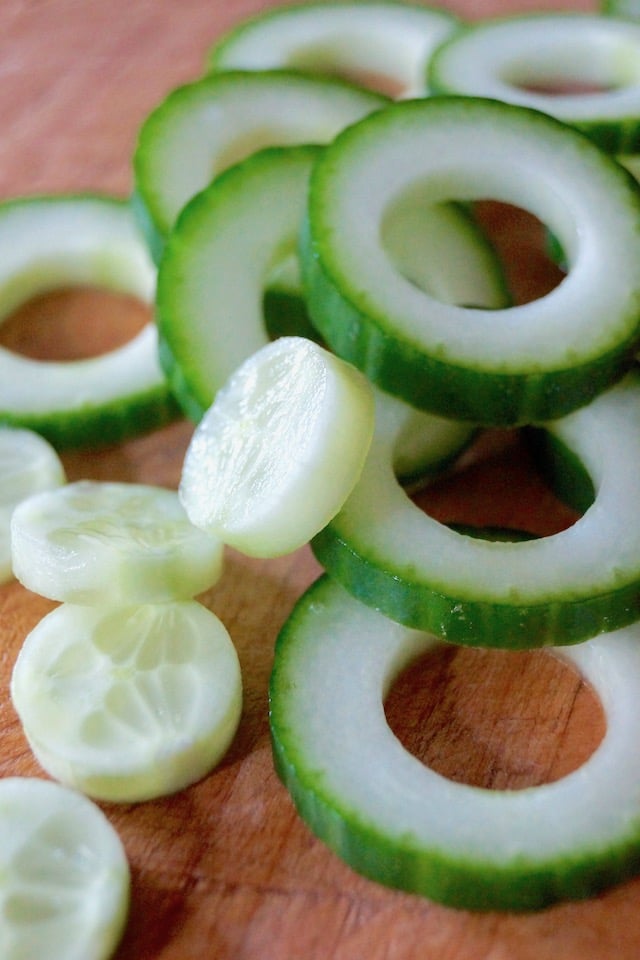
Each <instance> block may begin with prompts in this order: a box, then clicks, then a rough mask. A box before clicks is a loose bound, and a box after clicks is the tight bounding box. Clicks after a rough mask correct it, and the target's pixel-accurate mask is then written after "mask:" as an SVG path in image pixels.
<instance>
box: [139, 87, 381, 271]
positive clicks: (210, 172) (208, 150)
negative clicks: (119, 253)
mask: <svg viewBox="0 0 640 960" xmlns="http://www.w3.org/2000/svg"><path fill="white" fill-rule="evenodd" d="M388 102H389V100H388V99H387V98H386V97H383V96H381V95H380V94H376V93H373V92H372V91H369V90H364V89H362V88H360V87H357V86H355V85H353V84H349V83H346V82H344V81H341V80H333V79H330V78H328V77H311V76H305V75H304V74H301V73H295V72H293V71H286V70H272V71H261V72H259V73H254V72H251V71H241V70H230V71H229V72H226V73H220V74H212V75H210V76H207V77H204V78H202V79H200V80H197V81H195V82H194V83H190V84H185V85H184V86H182V87H178V88H176V89H174V90H172V91H171V93H169V95H168V96H167V97H166V98H165V100H163V101H162V103H160V104H159V105H158V106H157V107H156V108H155V109H154V110H153V111H152V112H151V113H150V114H149V115H148V117H147V118H146V120H145V121H144V123H143V124H142V126H141V128H140V131H139V134H138V143H137V145H136V149H135V152H134V156H133V167H134V177H135V186H134V209H135V210H136V213H137V215H138V220H139V223H140V225H141V227H142V229H143V231H144V233H145V235H146V237H147V242H148V245H149V249H150V250H151V253H152V256H153V257H154V259H155V260H156V261H159V260H160V257H161V254H162V249H163V246H164V243H165V241H166V238H167V236H168V234H169V233H170V231H171V228H172V227H173V224H174V222H175V220H176V217H177V216H178V214H179V213H180V211H181V210H182V208H183V207H184V206H185V204H186V203H187V201H188V200H190V199H191V197H193V196H194V195H195V194H196V193H199V192H200V191H201V190H203V189H204V188H205V187H206V186H208V184H209V183H210V182H211V180H212V179H213V178H214V177H215V176H217V175H218V174H219V173H221V172H222V171H223V170H225V169H226V168H227V167H230V166H232V165H233V164H234V163H235V162H238V161H240V160H242V159H244V158H246V157H247V156H249V155H250V154H251V153H254V152H255V151H257V150H259V149H261V148H263V147H268V146H278V145H282V146H287V145H290V144H299V143H324V142H326V141H327V140H331V139H333V137H334V136H335V135H336V133H338V131H339V130H341V129H342V128H343V127H345V126H347V125H348V124H350V123H353V122H354V121H355V120H358V119H360V117H362V116H364V115H365V114H367V113H371V111H373V110H377V109H379V108H380V107H381V106H384V105H385V104H387V103H388Z"/></svg>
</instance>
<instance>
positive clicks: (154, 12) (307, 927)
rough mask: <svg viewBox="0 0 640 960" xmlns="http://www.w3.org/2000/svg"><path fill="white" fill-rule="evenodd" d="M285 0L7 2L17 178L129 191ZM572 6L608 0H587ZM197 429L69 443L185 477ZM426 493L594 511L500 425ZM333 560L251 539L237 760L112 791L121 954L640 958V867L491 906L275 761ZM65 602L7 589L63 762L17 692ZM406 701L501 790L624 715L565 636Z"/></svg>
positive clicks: (531, 233) (105, 464) (534, 777)
mask: <svg viewBox="0 0 640 960" xmlns="http://www.w3.org/2000/svg"><path fill="white" fill-rule="evenodd" d="M268 5H269V4H268V3H265V2H262V3H261V2H260V0H227V2H223V0H179V2H178V0H176V2H172V0H111V2H109V3H101V2H98V0H3V2H2V4H1V5H0V130H1V131H2V136H1V137H0V197H2V198H5V197H14V196H18V195H22V194H34V193H43V192H44V193H53V192H61V191H78V190H99V191H103V192H107V193H114V194H117V195H122V196H124V195H127V194H128V192H129V190H130V188H131V181H132V178H131V154H132V150H133V146H134V143H135V138H136V133H137V130H138V127H139V125H140V123H141V121H142V120H143V118H144V117H145V115H146V114H147V112H148V111H149V110H150V109H151V108H152V107H153V106H154V105H155V104H156V103H158V102H159V101H160V100H161V99H162V98H163V96H164V95H165V94H166V93H167V92H168V91H169V90H170V89H172V88H173V87H174V86H175V85H176V84H178V83H181V82H184V81H188V80H191V79H195V78H196V77H197V76H198V75H199V74H200V72H201V70H202V64H203V59H204V55H205V52H206V50H207V48H208V47H209V46H210V44H211V43H212V42H213V41H214V39H215V38H216V37H217V36H218V35H219V34H220V33H221V32H222V31H223V30H225V29H226V28H228V27H229V26H230V25H231V24H232V23H234V22H236V21H238V20H239V19H241V18H242V17H244V16H245V15H246V14H248V13H249V12H251V11H254V10H258V9H260V8H264V7H266V6H268ZM544 6H546V7H549V8H551V7H552V6H553V4H552V3H551V2H549V3H545V4H542V3H535V4H534V3H533V2H527V3H525V2H518V0H510V2H508V0H456V2H454V0H452V2H451V9H454V10H455V11H456V12H458V13H460V14H462V15H465V16H468V17H470V18H473V17H479V16H484V15H489V14H495V13H503V12H506V11H515V10H521V11H524V10H526V9H541V8H542V7H544ZM570 6H573V7H574V8H580V7H581V6H582V7H583V8H585V9H586V5H583V4H581V3H580V2H574V3H573V4H569V3H565V4H564V8H565V9H567V8H569V7H570ZM488 219H489V220H490V221H491V222H492V224H493V228H494V229H495V233H496V236H497V239H498V242H499V243H500V244H502V248H503V249H504V250H505V251H506V253H507V255H508V256H509V257H511V258H512V259H513V261H514V264H515V267H514V270H515V273H514V277H515V283H516V284H517V285H519V289H520V291H521V295H522V297H528V296H533V295H535V293H536V291H540V290H541V289H543V288H544V287H545V285H549V283H550V282H553V271H552V270H551V268H550V266H549V265H548V264H547V262H546V260H545V259H544V256H543V254H542V253H541V250H540V244H539V236H537V235H536V232H535V230H533V229H532V226H531V224H530V223H527V222H526V218H524V220H523V218H522V216H519V215H517V213H514V214H513V216H511V215H509V216H505V215H504V212H501V213H499V214H496V213H495V211H494V212H492V211H491V210H489V211H488ZM144 319H145V314H144V311H142V310H141V308H140V307H139V306H138V305H136V304H132V303H131V302H130V301H128V300H126V299H124V298H116V297H105V296H102V295H99V294H96V293H95V292H91V291H80V292H75V293H68V292H65V291H61V292H56V293H55V294H52V295H51V296H48V297H46V298H43V299H41V300H39V301H37V302H34V303H31V304H29V305H27V306H26V307H25V308H24V309H23V310H21V311H20V314H19V315H17V316H16V317H14V318H12V319H11V320H10V321H7V323H6V324H5V325H4V328H3V331H2V342H3V343H5V344H9V345H11V346H12V347H14V348H15V349H23V350H27V351H30V352H34V353H35V354H36V355H39V356H44V357H47V356H50V357H54V356H55V357H61V356H77V355H79V354H83V353H91V352H95V351H99V350H103V349H105V348H106V347H108V346H109V345H111V344H113V343H116V342H121V341H122V339H124V338H126V337H127V336H129V335H130V334H131V332H132V331H133V330H134V329H136V328H137V326H139V324H140V323H141V322H143V320H144ZM1 389H2V387H1V385H0V391H1ZM191 429H192V428H191V426H190V425H189V424H188V423H186V422H177V423H175V424H172V425H171V426H170V427H168V428H166V429H164V430H161V431H158V432H157V433H155V434H153V435H150V436H147V437H143V438H139V439H137V440H134V441H132V442H129V443H126V444H123V445H121V446H119V447H114V448H109V449H106V450H99V451H75V452H72V453H68V454H65V455H64V462H65V466H66V468H67V471H68V476H69V478H70V479H78V478H80V477H92V478H97V479H119V480H131V481H139V482H150V483H158V484H164V485H167V486H170V487H175V486H176V485H177V483H178V479H179V476H180V469H181V464H182V457H183V455H184V451H185V448H186V444H187V443H188V440H189V436H190V433H191ZM420 502H421V503H422V505H423V506H424V508H425V509H427V510H429V511H430V512H432V513H433V514H434V515H435V516H437V517H439V518H441V519H444V520H458V521H462V522H478V523H483V522H486V523H491V524H513V525H516V526H522V527H525V528H528V529H530V530H532V531H533V532H538V533H549V532H552V531H553V530H557V529H560V528H562V527H564V526H566V525H567V524H569V523H571V522H572V520H573V519H574V517H573V515H572V514H571V513H570V511H568V510H567V509H566V508H564V507H562V506H561V505H560V504H558V503H557V502H556V500H555V499H554V497H553V496H552V494H551V493H550V492H549V491H548V490H547V489H546V488H545V486H544V484H543V483H542V481H541V480H540V479H539V478H538V477H537V475H536V474H535V471H534V469H533V466H532V464H531V463H530V462H529V460H528V458H527V455H526V452H525V450H524V449H523V447H522V444H521V442H520V439H519V438H518V437H517V436H516V435H514V434H513V433H509V432H507V433H499V432H494V433H491V434H489V435H487V436H485V437H484V438H483V440H482V442H481V443H480V445H479V446H478V448H477V449H476V450H475V451H474V453H473V455H472V456H468V457H466V459H465V461H464V462H463V464H461V466H460V468H459V469H458V470H457V471H456V473H455V474H454V475H453V476H452V477H449V478H447V479H446V480H443V481H441V482H439V483H437V484H435V485H434V486H433V487H432V488H430V489H429V490H428V491H426V492H424V493H423V494H422V495H421V497H420ZM318 573H319V568H318V566H317V565H316V563H315V561H314V560H313V558H312V557H311V555H310V553H309V551H308V550H307V549H304V550H301V551H299V552H298V553H296V554H295V555H293V556H289V557H285V558H283V559H280V560H277V561H269V562H258V561H250V560H247V559H245V558H242V557H241V556H240V555H239V554H236V553H234V552H232V551H229V553H228V556H227V565H226V572H225V574H224V576H223V578H222V580H221V581H220V583H219V584H218V585H217V586H216V588H215V589H214V590H212V591H211V592H210V593H209V594H207V595H206V596H205V597H203V598H202V599H203V601H204V602H205V603H206V604H207V605H208V606H209V607H210V608H211V609H212V610H214V611H215V612H216V613H217V614H218V615H219V616H220V617H221V618H222V620H223V621H224V622H225V623H226V625H227V626H228V628H229V630H230V632H231V634H232V636H233V638H234V641H235V643H236V645H237V648H238V651H239V655H240V658H241V664H242V668H243V675H244V684H245V705H244V713H243V717H242V721H241V725H240V728H239V731H238V735H237V737H236V739H235V742H234V744H233V746H232V749H231V751H230V752H229V754H228V756H227V758H226V759H225V761H224V762H223V763H222V765H221V766H220V767H219V768H218V769H217V770H216V771H215V772H214V773H212V774H211V775H210V776H209V777H207V778H206V779H205V780H203V781H202V782H201V783H199V784H197V785H195V786H194V787H192V788H190V789H188V790H185V791H183V792H182V793H180V794H177V795H175V796H173V797H170V798H167V799H164V800H159V801H157V802H151V803H145V804H139V805H127V806H115V805H104V809H105V810H106V812H107V814H108V816H109V817H110V819H111V820H112V822H113V823H114V825H115V826H116V827H117V829H118V830H119V832H120V835H121V837H122V839H123V841H124V843H125V845H126V849H127V853H128V856H129V859H130V863H131V868H132V879H133V887H132V904H131V914H130V920H129V924H128V928H127V931H126V934H125V936H124V939H123V941H122V944H121V947H120V949H119V951H118V953H117V960H152V958H153V960H155V958H158V960H160V958H161V960H195V958H198V960H201V958H211V960H328V958H335V960H534V958H535V960H558V958H559V960H610V958H611V960H614V958H615V960H636V958H637V957H638V956H640V880H639V881H637V882H630V883H627V884H625V885H622V886H620V887H618V888H616V889H614V890H611V891H610V892H608V893H606V894H605V895H602V896H600V897H598V898H595V899H592V900H589V901H586V902H582V903H577V904H568V905H560V906H557V907H554V908H552V909H550V910H547V911H544V912H541V913H538V914H534V915H503V914H497V913H495V914H484V915H477V914H472V913H466V912H461V911H456V910H450V909H446V908H443V907H440V906H437V905H434V904H432V903H430V902H428V901H426V900H423V899H421V898H419V897H413V896H406V895H403V894H400V893H397V892H393V891H389V890H386V889H384V888H382V887H380V886H378V885H376V884H374V883H371V882H369V881H366V880H364V879H362V878H360V877H358V876H356V875H355V874H353V873H352V872H351V871H350V870H349V869H348V868H347V867H346V866H344V865H343V864H341V863H340V861H339V860H337V859H336V857H335V856H334V855H333V854H331V853H330V852H329V851H327V850H326V849H325V847H324V846H323V845H322V844H320V843H319V842H318V841H316V840H315V839H314V838H313V837H312V836H311V834H310V833H309V832H308V830H307V829H306V827H305V826H304V824H303V823H302V822H301V821H300V820H299V819H298V817H297V815H296V814H295V812H294V810H293V807H292V804H291V802H290V800H289V797H288V795H287V793H286V792H285V790H284V789H283V787H282V786H281V785H280V783H279V782H278V780H277V778H276V776H275V774H274V771H273V767H272V763H271V756H270V746H269V734H268V718H267V682H268V677H269V671H270V668H271V663H272V656H273V645H274V640H275V637H276V635H277V632H278V630H279V628H280V626H281V625H282V623H283V622H284V620H285V619H286V617H287V615H288V613H289V611H290V609H291V607H292V604H293V603H294V601H295V600H296V598H297V597H298V596H299V595H300V593H301V592H302V591H303V589H304V588H305V587H306V586H307V585H308V584H309V583H310V582H311V581H312V580H313V579H314V578H315V577H316V576H317V575H318ZM51 606H52V605H51V604H50V603H48V602H47V601H45V600H43V599H41V598H39V597H36V596H34V595H32V594H30V593H28V592H27V591H26V590H24V589H23V588H22V587H21V586H19V585H18V584H15V583H13V584H10V585H7V586H6V587H3V588H2V589H1V590H0V635H1V638H2V644H1V647H0V729H1V730H2V749H1V751H0V774H1V775H5V776H6V775H14V774H21V775H30V776H42V775H43V774H42V771H41V770H40V769H39V768H38V766H37V764H36V763H35V762H34V760H33V759H32V757H31V755H30V753H29V750H28V748H27V745H26V742H25V740H24V738H23V735H22V733H21V730H20V727H19V724H18V722H17V719H16V716H15V714H14V711H13V709H12V706H11V703H10V700H9V696H8V680H9V676H10V672H11V669H12V665H13V662H14V659H15V656H16V653H17V651H18V649H19V647H20V644H21V643H22V641H23V639H24V637H25V635H26V633H27V632H28V631H29V630H30V629H31V627H33V626H34V625H35V623H36V622H37V621H38V619H39V618H40V617H41V616H42V615H43V614H44V613H46V612H47V611H48V610H49V609H50V608H51ZM387 708H388V716H389V722H390V724H391V725H392V727H393V729H394V730H395V731H396V732H397V734H398V736H400V737H401V739H403V741H404V742H405V743H406V744H407V746H408V747H409V749H411V750H413V751H414V752H415V753H416V754H417V755H418V756H420V757H422V758H423V759H424V760H425V762H428V763H430V764H432V765H433V766H434V767H435V768H436V769H439V770H440V771H441V772H443V773H445V774H446V775H448V776H451V777H453V778H455V779H460V780H463V781H466V782H469V783H479V784H484V785H485V786H488V787H505V786H507V787H514V788H516V787H522V786H526V785H531V784H537V783H541V782H544V781H548V780H552V779H554V778H557V777H559V776H561V775H562V774H563V773H566V772H567V771H568V770H571V769H573V768H575V767H576V766H578V765H579V764H580V763H581V762H583V760H584V759H585V758H586V757H587V756H589V754H590V752H591V751H592V750H593V749H594V747H595V746H596V745H597V743H598V741H599V738H600V737H601V736H602V732H603V730H604V722H605V721H604V718H603V716H602V711H601V709H600V707H599V704H598V703H597V701H596V699H595V698H594V696H593V694H592V693H591V691H590V690H589V689H588V688H587V687H585V685H584V684H583V683H582V682H581V680H580V678H579V677H578V676H576V675H575V674H574V673H573V672H572V671H571V670H570V669H569V668H567V667H563V666H562V665H561V664H559V663H558V662H557V661H555V660H552V659H551V658H550V657H549V656H547V655H546V654H542V653H522V654H514V655H510V654H505V653H492V652H488V651H475V652H474V651H464V650H455V649H450V650H447V651H446V652H444V653H442V654H439V655H438V656H435V657H432V658H430V659H427V660H425V661H423V662H421V663H420V664H417V665H416V666H415V667H414V668H413V669H412V670H410V671H409V672H408V673H407V674H406V675H405V676H403V677H402V678H401V679H400V680H399V681H398V683H397V684H396V687H395V688H394V690H393V691H392V693H391V695H390V698H389V701H388V704H387ZM612 790H615V785H612ZM34 960H35V958H34Z"/></svg>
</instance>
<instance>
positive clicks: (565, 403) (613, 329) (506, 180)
mask: <svg viewBox="0 0 640 960" xmlns="http://www.w3.org/2000/svg"><path fill="white" fill-rule="evenodd" d="M480 198H485V199H487V198H491V199H494V200H499V201H502V202H505V203H510V204H513V205H515V206H517V207H521V208H525V209H527V210H528V211H529V212H531V213H533V214H534V215H535V216H537V217H538V219H539V220H540V221H542V223H544V224H545V225H546V226H547V227H549V229H550V230H551V231H552V232H553V234H554V236H557V237H558V239H559V242H560V243H561V245H562V248H563V250H564V251H565V254H566V256H567V260H568V269H569V272H568V275H567V276H566V277H565V278H564V279H563V280H562V282H561V283H559V284H558V286H557V287H555V288H554V289H553V290H552V291H550V292H549V293H548V294H546V295H545V296H542V297H540V298H539V299H537V300H535V301H532V302H529V303H525V304H522V305H516V306H507V307H506V308H504V309H486V308H485V307H483V306H482V305H478V304H477V303H474V301H470V300H467V301H462V304H463V305H460V304H461V301H460V300H456V301H455V302H454V303H448V302H444V301H443V300H442V299H441V298H439V297H437V296H435V295H433V294H431V293H430V292H428V291H427V290H425V289H422V288H420V287H419V286H418V285H416V284H415V283H413V282H412V280H411V278H407V277H406V276H405V275H404V274H403V272H402V270H401V269H399V268H398V264H397V260H396V258H395V255H394V250H393V247H391V248H390V247H389V245H388V244H387V243H386V242H385V237H386V233H387V231H388V230H389V225H390V224H391V225H393V224H394V222H395V221H396V220H397V219H398V218H399V219H400V220H402V211H404V210H406V209H411V207H412V206H413V205H414V204H418V205H419V204H422V205H423V206H429V205H432V206H433V205H437V204H446V203H447V202H450V201H456V200H459V201H472V200H475V199H480ZM301 249H302V272H303V279H304V282H305V286H306V290H307V304H308V308H309V314H310V317H311V319H312V321H313V323H314V325H315V326H316V327H317V328H318V330H319V331H320V333H321V334H322V335H323V337H324V338H325V340H326V342H327V343H328V344H329V346H330V347H331V348H332V349H333V350H335V352H336V353H337V354H339V355H340V356H343V357H344V358H345V359H347V360H350V361H351V362H352V363H354V364H355V365H356V366H358V367H360V369H362V370H363V371H364V372H365V373H366V374H367V375H368V376H369V377H370V379H372V380H373V381H374V382H375V383H376V384H377V385H378V386H379V387H381V388H382V389H384V390H387V391H388V392H389V393H393V394H395V395H397V396H400V397H401V398H403V399H405V400H406V401H407V402H410V403H412V404H414V405H415V406H417V407H420V408H423V409H427V410H430V411H431V412H432V413H436V414H439V415H441V416H448V417H456V418H460V419H465V420H471V421H474V422H476V423H481V424H485V425H495V426H515V425H519V424H524V423H532V422H537V421H541V420H542V421H546V420H549V419H553V418H557V417H560V416H564V415H565V414H567V413H569V412H571V411H572V410H574V409H576V408H578V407H580V406H582V405H584V404H586V403H588V402H589V400H591V399H592V398H593V397H594V396H596V395H597V394H598V393H600V392H601V391H602V390H603V389H605V388H606V387H607V386H609V385H610V384H611V383H613V382H614V381H615V380H616V379H619V378H620V377H621V376H622V375H623V374H624V373H625V372H626V370H627V369H628V368H629V366H630V364H631V362H632V357H633V354H634V351H635V349H636V348H637V345H638V340H639V337H640V273H639V272H638V263H639V262H640V188H639V187H638V184H637V183H636V182H635V181H633V180H632V178H630V176H629V175H628V174H627V172H626V171H624V170H623V169H622V167H621V166H620V165H619V164H617V163H616V162H615V161H614V160H613V159H612V158H610V157H608V156H607V155H606V154H604V153H603V152H602V151H601V150H600V149H598V147H596V146H595V145H594V144H593V143H592V142H591V141H590V140H588V139H587V138H586V137H585V136H584V135H582V134H581V133H579V132H578V131H576V130H574V129H573V128H572V127H569V126H567V125H566V124H563V123H560V122H559V121H557V120H555V119H554V118H552V117H549V116H547V115H545V114H543V113H540V112H537V111H534V110H531V109H528V108H525V107H521V106H514V105H511V104H506V103H498V102H495V101H491V100H486V99H481V98H472V97H468V98H467V97H446V96H443V97H433V98H430V99H426V100H414V101H406V102H402V103H394V104H392V105H390V106H388V107H386V108H384V109H382V110H380V111H378V112H377V113H375V114H373V115H372V116H370V117H367V118H364V119H363V120H361V121H359V122H358V123H355V124H353V125H352V126H351V127H350V128H349V129H348V130H346V131H344V132H343V133H342V134H339V135H338V137H337V138H336V139H335V140H334V141H333V143H331V144H330V145H329V146H327V147H326V149H325V151H324V152H323V154H322V155H321V156H320V157H319V158H318V160H317V161H316V163H315V165H314V168H313V171H312V175H311V180H310V190H309V209H308V216H307V220H306V224H305V227H304V230H303V235H302V245H301ZM436 256H437V253H436ZM465 260H466V258H465V257H464V255H463V253H462V252H461V253H460V257H459V259H458V260H457V261H453V262H452V263H450V266H449V270H450V272H454V271H455V270H456V269H459V270H460V271H464V268H465Z"/></svg>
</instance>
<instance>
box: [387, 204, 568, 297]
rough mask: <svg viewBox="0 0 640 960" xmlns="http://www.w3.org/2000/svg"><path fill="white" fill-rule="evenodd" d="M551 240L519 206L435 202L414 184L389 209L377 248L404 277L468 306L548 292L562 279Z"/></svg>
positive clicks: (557, 253) (561, 254)
mask: <svg viewBox="0 0 640 960" xmlns="http://www.w3.org/2000/svg"><path fill="white" fill-rule="evenodd" d="M452 227H455V230H452V229H451V228H452ZM458 237H459V239H458ZM552 241H553V238H552V237H551V234H550V232H549V231H548V230H547V229H546V227H545V225H544V224H543V223H541V222H540V220H539V219H538V218H537V217H536V216H535V215H534V214H532V213H530V212H529V211H527V210H524V209H522V208H520V207H516V206H513V205H511V204H507V203H503V202H500V201H497V200H492V199H481V200H475V201H473V202H457V201H455V200H452V201H451V202H448V203H437V204H434V203H432V202H431V201H430V200H429V198H428V197H427V196H426V195H425V194H424V192H423V190H422V189H421V188H420V187H415V188H413V189H411V190H409V191H408V192H407V193H405V194H404V195H403V196H400V197H399V198H397V199H396V200H395V201H394V202H393V203H391V204H390V205H389V207H388V209H387V210H386V212H385V216H384V219H383V222H382V228H381V243H382V245H383V247H384V249H385V251H386V253H387V255H388V256H389V258H390V260H391V262H392V263H393V265H394V267H395V269H396V270H397V271H398V272H399V273H400V275H401V276H402V277H404V279H405V280H408V281H409V283H411V284H412V285H414V286H415V287H417V288H418V289H420V290H423V291H424V292H426V293H428V294H430V295H431V296H432V297H435V298H436V299H438V300H441V301H442V302H444V303H456V304H457V305H459V306H465V307H469V308H473V307H484V308H486V307H489V308H490V307H494V308H495V307H496V305H498V306H508V305H509V303H512V304H515V305H518V304H524V303H528V302H530V301H533V300H537V299H539V298H540V297H543V296H546V294H548V293H550V292H551V290H553V289H554V288H555V287H557V286H558V284H560V283H561V282H562V280H563V278H564V276H565V272H564V270H563V268H562V266H561V264H562V263H563V262H564V252H563V251H562V250H561V249H560V246H559V244H555V245H554V243H553V242H552ZM465 289H466V290H467V291H468V293H467V294H466V295H465V292H464V291H465ZM500 289H502V291H503V293H502V297H501V299H502V301H503V302H502V303H500V302H499V299H498V291H499V290H500Z"/></svg>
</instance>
